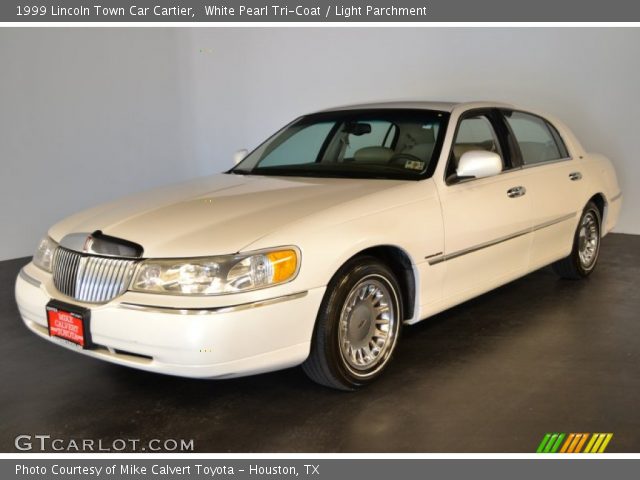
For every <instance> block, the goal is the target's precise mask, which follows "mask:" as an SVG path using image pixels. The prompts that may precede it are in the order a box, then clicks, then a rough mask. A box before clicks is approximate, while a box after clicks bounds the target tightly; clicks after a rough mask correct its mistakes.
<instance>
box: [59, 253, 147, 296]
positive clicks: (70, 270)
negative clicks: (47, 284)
mask: <svg viewBox="0 0 640 480" xmlns="http://www.w3.org/2000/svg"><path fill="white" fill-rule="evenodd" d="M135 265H136V261H135V260H132V259H129V258H115V257H98V256H93V255H86V254H83V253H80V252H76V251H72V250H68V249H66V248H64V247H58V248H57V249H56V251H55V252H54V254H53V284H54V286H55V287H56V289H58V291H60V292H61V293H63V294H65V295H67V296H69V297H71V298H73V299H75V300H80V301H82V302H87V303H105V302H108V301H110V300H112V299H114V298H115V297H117V296H119V295H121V294H123V293H124V292H125V291H126V290H127V288H129V283H131V278H132V277H133V272H134V270H135Z"/></svg>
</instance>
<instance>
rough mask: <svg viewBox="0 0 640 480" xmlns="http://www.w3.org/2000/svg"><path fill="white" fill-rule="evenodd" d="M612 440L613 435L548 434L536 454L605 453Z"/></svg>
mask: <svg viewBox="0 0 640 480" xmlns="http://www.w3.org/2000/svg"><path fill="white" fill-rule="evenodd" d="M612 438H613V433H593V434H590V433H570V434H568V435H566V434H564V433H546V434H545V435H544V437H543V438H542V441H541V442H540V444H539V445H538V448H537V449H536V453H603V452H604V451H605V450H606V449H607V446H608V445H609V442H610V441H611V439H612ZM587 440H588V442H587ZM585 444H586V447H585ZM583 447H584V450H583Z"/></svg>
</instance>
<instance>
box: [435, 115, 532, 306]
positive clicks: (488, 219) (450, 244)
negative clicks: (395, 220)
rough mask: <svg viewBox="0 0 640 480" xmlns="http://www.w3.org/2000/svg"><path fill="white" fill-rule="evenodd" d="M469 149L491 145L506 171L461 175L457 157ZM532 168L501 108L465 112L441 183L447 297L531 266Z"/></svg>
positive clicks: (506, 278)
mask: <svg viewBox="0 0 640 480" xmlns="http://www.w3.org/2000/svg"><path fill="white" fill-rule="evenodd" d="M470 150H490V151H493V152H496V153H498V154H499V155H500V157H501V158H502V161H503V171H502V173H501V174H499V175H496V176H493V177H487V178H481V179H466V180H458V179H456V176H455V171H456V168H457V162H458V161H459V159H460V157H461V156H462V154H464V153H465V152H466V151H470ZM527 173H528V172H526V171H524V170H523V169H520V168H519V165H518V164H517V155H516V152H515V149H514V145H513V142H512V141H510V139H509V133H508V130H507V129H506V127H505V125H504V123H503V120H502V117H501V115H500V113H499V112H498V111H497V110H494V109H490V110H474V111H470V112H466V113H465V114H464V115H463V116H462V117H461V119H460V120H459V122H458V125H457V127H456V133H455V135H454V141H453V145H452V148H451V153H450V156H449V160H448V164H447V168H446V174H445V177H446V178H445V180H444V182H437V184H438V186H439V195H440V202H441V205H442V216H443V222H444V230H445V251H444V253H443V255H441V256H439V257H434V258H432V259H429V262H430V263H432V264H434V263H439V262H446V279H445V282H444V283H445V284H444V297H445V298H449V299H453V300H454V301H456V300H457V301H460V300H462V299H464V297H467V298H468V297H471V296H473V295H475V294H478V293H479V292H482V291H486V290H489V289H490V288H493V287H494V286H496V285H499V284H501V283H505V282H507V281H509V280H511V279H513V278H516V277H517V276H519V275H521V274H522V273H523V272H524V271H526V269H527V266H528V263H529V248H530V243H531V234H530V232H531V225H532V220H531V215H530V211H531V204H530V200H529V198H530V197H529V195H528V191H529V185H528V183H527V178H526V176H527Z"/></svg>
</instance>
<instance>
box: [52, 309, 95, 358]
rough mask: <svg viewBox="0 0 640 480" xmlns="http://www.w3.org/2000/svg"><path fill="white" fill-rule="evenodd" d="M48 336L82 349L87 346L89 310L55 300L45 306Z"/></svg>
mask: <svg viewBox="0 0 640 480" xmlns="http://www.w3.org/2000/svg"><path fill="white" fill-rule="evenodd" d="M47 323H48V325H49V335H50V336H52V337H58V338H63V339H65V340H67V341H69V342H71V343H75V344H76V345H80V346H81V347H82V348H87V347H88V346H89V343H90V342H89V310H87V309H86V308H81V307H76V306H74V305H67V304H63V303H62V302H57V301H55V300H52V301H50V302H49V303H48V304H47Z"/></svg>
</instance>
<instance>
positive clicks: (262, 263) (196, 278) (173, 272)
mask: <svg viewBox="0 0 640 480" xmlns="http://www.w3.org/2000/svg"><path fill="white" fill-rule="evenodd" d="M299 265H300V262H299V254H298V251H297V249H294V248H282V249H277V250H275V249H274V250H268V251H260V252H251V253H247V254H238V255H225V256H219V257H203V258H184V259H165V260H153V259H151V260H145V261H143V262H141V263H140V265H139V266H138V269H137V270H136V273H135V277H134V279H133V283H132V287H131V290H133V291H138V292H155V293H167V294H176V295H220V294H224V293H234V292H245V291H248V290H255V289H258V288H263V287H268V286H272V285H278V284H280V283H285V282H288V281H289V280H292V279H293V278H294V277H295V276H296V274H297V273H298V269H299Z"/></svg>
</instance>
